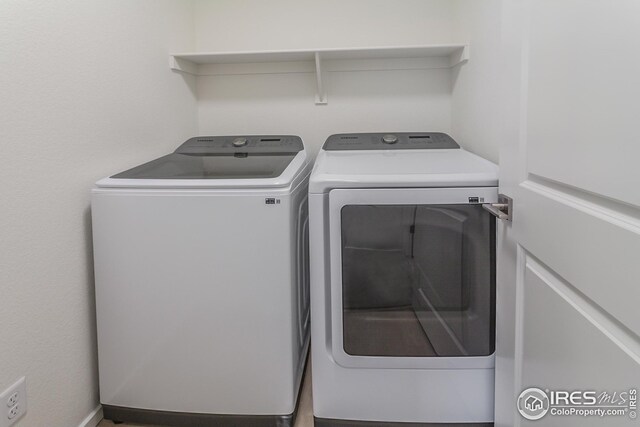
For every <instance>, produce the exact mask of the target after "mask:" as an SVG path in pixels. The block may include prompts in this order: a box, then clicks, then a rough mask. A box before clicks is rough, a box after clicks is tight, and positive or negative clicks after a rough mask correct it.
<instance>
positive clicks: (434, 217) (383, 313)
mask: <svg viewBox="0 0 640 427" xmlns="http://www.w3.org/2000/svg"><path fill="white" fill-rule="evenodd" d="M494 224H495V221H494V220H493V217H492V216H491V215H490V214H488V213H487V212H486V211H484V210H483V209H482V206H480V205H469V204H467V205H457V204H452V205H346V206H344V207H342V210H341V225H342V233H341V240H342V326H343V346H344V351H345V353H347V354H349V355H352V356H404V357H442V356H487V355H490V354H492V353H493V351H494V318H495V314H494V300H495V298H494V292H495V274H494V265H495V262H494V259H495V238H494V236H495V229H494Z"/></svg>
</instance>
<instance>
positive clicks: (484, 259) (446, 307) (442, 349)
mask: <svg viewBox="0 0 640 427" xmlns="http://www.w3.org/2000/svg"><path fill="white" fill-rule="evenodd" d="M497 185H498V171H497V166H496V165H494V164H493V163H491V162H489V161H487V160H484V159H482V158H480V157H478V156H476V155H474V154H472V153H470V152H468V151H465V150H464V149H462V148H460V147H459V145H458V144H457V143H456V142H455V141H454V140H453V139H452V138H451V137H449V136H448V135H446V134H443V133H396V134H343V135H333V136H331V137H330V138H329V139H328V140H327V141H326V143H325V144H324V146H323V149H322V150H321V151H320V153H319V155H318V157H317V160H316V163H315V166H314V169H313V172H312V174H311V179H310V184H309V193H310V196H309V209H310V212H309V217H310V233H311V234H310V239H311V313H312V322H311V325H312V326H311V328H312V333H311V336H312V341H313V343H312V358H311V363H312V373H313V407H314V409H313V411H314V416H315V422H316V426H317V427H325V426H326V427H351V426H353V427H355V426H364V425H372V426H386V425H389V426H432V425H447V426H449V425H451V426H453V425H455V426H490V425H493V402H494V398H493V396H494V349H495V345H494V339H495V218H494V217H493V216H492V215H491V214H490V213H489V212H487V211H486V210H484V209H483V206H482V204H483V203H495V202H497V201H498V187H497Z"/></svg>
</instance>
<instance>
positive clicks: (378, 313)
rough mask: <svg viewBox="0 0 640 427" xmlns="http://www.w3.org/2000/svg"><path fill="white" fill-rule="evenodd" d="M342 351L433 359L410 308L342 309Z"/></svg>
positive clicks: (367, 354)
mask: <svg viewBox="0 0 640 427" xmlns="http://www.w3.org/2000/svg"><path fill="white" fill-rule="evenodd" d="M343 315H344V349H345V351H346V352H347V353H349V354H353V355H358V356H404V357H422V356H435V355H436V352H435V350H434V349H433V347H432V346H431V343H430V342H429V338H428V337H427V335H426V334H425V332H424V329H423V328H422V326H420V321H418V318H417V317H416V314H415V312H414V311H413V309H412V308H411V307H405V308H402V307H399V308H394V309H377V310H376V309H372V310H364V309H359V310H345V311H344V313H343Z"/></svg>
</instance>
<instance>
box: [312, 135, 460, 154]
mask: <svg viewBox="0 0 640 427" xmlns="http://www.w3.org/2000/svg"><path fill="white" fill-rule="evenodd" d="M322 148H323V149H324V150H327V151H337V150H406V149H443V148H460V146H459V145H458V143H457V142H455V141H454V140H453V138H451V137H450V136H449V135H447V134H446V133H441V132H396V133H393V132H390V133H343V134H337V135H331V136H330V137H329V139H327V141H326V142H325V143H324V146H323V147H322Z"/></svg>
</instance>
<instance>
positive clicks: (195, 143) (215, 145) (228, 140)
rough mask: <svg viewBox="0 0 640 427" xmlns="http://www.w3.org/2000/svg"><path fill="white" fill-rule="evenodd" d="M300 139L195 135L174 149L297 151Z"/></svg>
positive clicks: (182, 151)
mask: <svg viewBox="0 0 640 427" xmlns="http://www.w3.org/2000/svg"><path fill="white" fill-rule="evenodd" d="M303 149H304V146H303V145H302V139H300V137H299V136H294V135H246V136H238V135H234V136H197V137H195V138H191V139H189V140H187V141H186V142H185V143H184V144H182V145H181V146H180V147H178V149H177V150H176V151H175V152H176V153H178V154H225V153H228V154H236V153H247V154H248V153H252V154H258V153H297V152H298V151H302V150H303Z"/></svg>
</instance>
